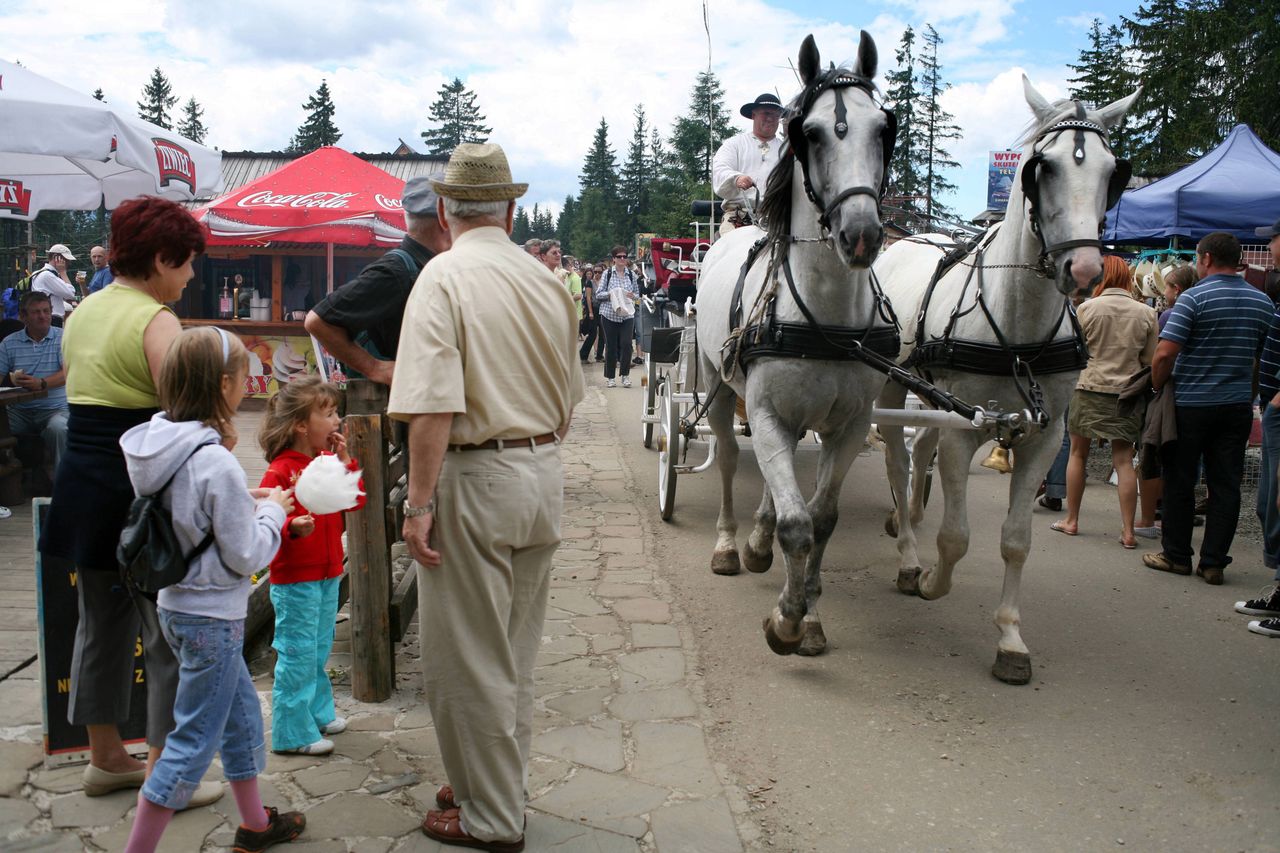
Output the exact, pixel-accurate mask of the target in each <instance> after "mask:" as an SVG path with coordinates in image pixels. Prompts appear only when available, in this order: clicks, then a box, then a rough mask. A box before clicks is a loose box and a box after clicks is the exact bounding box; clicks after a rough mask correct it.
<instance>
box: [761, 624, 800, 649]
mask: <svg viewBox="0 0 1280 853" xmlns="http://www.w3.org/2000/svg"><path fill="white" fill-rule="evenodd" d="M764 639H765V642H767V643H768V644H769V648H770V649H772V650H773V653H774V654H775V655H784V656H785V655H793V654H795V653H796V650H797V649H799V648H800V646H801V645H802V644H803V643H804V632H801V634H800V636H798V637H796V638H795V639H794V640H784V639H782V638H781V637H779V636H778V634H777V632H776V631H774V630H773V620H772V619H770V618H769V617H768V616H766V617H764Z"/></svg>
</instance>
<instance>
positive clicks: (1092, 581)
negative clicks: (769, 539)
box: [590, 377, 1280, 851]
mask: <svg viewBox="0 0 1280 853" xmlns="http://www.w3.org/2000/svg"><path fill="white" fill-rule="evenodd" d="M590 381H592V382H599V381H600V380H599V378H598V377H594V378H593V379H592V380H590ZM640 394H641V388H640V383H639V382H637V383H636V387H635V388H633V389H631V390H624V389H617V390H616V392H615V391H610V392H609V395H610V397H609V403H610V411H611V414H612V416H613V419H614V420H615V422H616V423H617V424H618V427H619V432H620V433H621V435H622V436H623V437H624V442H623V445H624V446H623V448H622V450H621V455H622V458H623V461H624V463H625V464H626V465H627V466H628V467H630V469H631V471H632V473H633V475H634V482H635V491H636V493H637V494H636V501H637V505H638V506H639V507H640V508H641V509H642V511H643V513H644V514H645V517H646V526H647V527H648V529H649V530H651V531H653V536H654V538H655V539H656V543H655V544H656V548H657V550H656V551H655V553H657V554H659V555H660V556H661V557H662V560H661V566H662V571H663V572H664V574H665V576H666V578H667V580H668V581H669V582H670V583H671V584H672V585H673V588H674V590H675V592H676V596H675V598H676V602H677V604H678V606H679V607H680V608H681V609H682V610H683V618H684V619H685V620H686V622H687V624H688V626H689V627H690V628H691V629H692V630H691V631H690V634H691V635H692V636H694V637H696V638H697V648H696V650H695V653H696V659H697V661H698V663H697V666H698V667H699V668H700V671H701V674H702V676H703V678H704V680H705V686H704V689H705V695H706V697H707V699H708V702H709V706H710V709H711V710H710V714H711V716H712V720H713V722H714V723H715V725H714V726H713V727H712V729H711V730H712V731H713V732H714V735H713V737H712V750H713V759H714V760H716V761H718V762H720V763H721V764H722V765H723V766H724V768H725V770H726V771H727V773H728V775H729V777H730V779H731V781H734V782H736V784H737V787H738V790H739V791H740V792H741V799H740V801H739V802H738V803H737V804H736V808H737V810H738V817H739V819H740V822H741V823H742V824H743V834H744V837H745V838H746V839H747V841H748V843H752V844H755V845H758V846H759V847H760V848H765V849H767V848H773V849H780V850H806V851H807V850H821V851H847V850H941V849H946V850H975V851H977V850H1028V849H1035V850H1084V849H1089V850H1098V849H1117V848H1121V847H1122V848H1123V849H1137V850H1278V849H1280V802H1278V798H1277V791H1280V753H1278V751H1277V744H1278V743H1280V738H1277V733H1278V732H1280V642H1272V641H1269V640H1267V639H1265V638H1262V637H1259V636H1256V635H1253V634H1250V633H1248V632H1247V631H1246V630H1245V623H1246V621H1247V618H1246V617H1242V616H1239V615H1237V614H1235V613H1234V612H1233V611H1232V604H1233V603H1234V602H1235V601H1236V600H1237V599H1243V598H1250V597H1252V596H1253V595H1254V594H1255V593H1256V592H1257V591H1258V590H1259V588H1260V587H1263V586H1265V585H1267V584H1268V582H1269V577H1270V573H1269V572H1264V570H1263V569H1262V567H1261V555H1260V549H1259V548H1258V546H1257V545H1256V543H1252V542H1246V541H1240V542H1238V543H1237V545H1236V547H1235V549H1234V553H1235V558H1236V562H1235V564H1234V565H1233V566H1232V568H1231V570H1229V571H1228V573H1227V582H1226V585H1224V586H1222V587H1209V586H1206V585H1205V584H1204V583H1203V582H1202V581H1200V580H1199V579H1198V578H1194V577H1191V578H1181V577H1175V576H1170V575H1162V574H1158V573H1155V572H1152V571H1150V570H1147V569H1145V568H1143V566H1142V564H1141V559H1140V555H1141V550H1138V551H1125V550H1123V549H1122V548H1121V547H1120V545H1119V544H1117V541H1116V540H1117V534H1118V532H1119V523H1118V520H1117V518H1116V503H1115V492H1114V490H1113V489H1111V488H1110V487H1108V486H1105V485H1090V487H1089V488H1088V489H1087V490H1086V493H1085V499H1084V505H1085V506H1084V511H1083V513H1082V517H1081V529H1082V531H1083V532H1082V535H1081V536H1079V537H1077V538H1074V539H1072V538H1067V537H1065V536H1062V535H1060V534H1057V533H1053V532H1050V530H1049V523H1050V522H1051V521H1053V520H1054V519H1055V518H1057V517H1059V516H1058V514H1050V513H1048V512H1046V511H1044V510H1042V509H1037V510H1036V513H1035V516H1034V519H1035V521H1034V524H1035V529H1034V534H1033V541H1032V549H1033V556H1032V557H1031V559H1030V560H1029V561H1028V568H1027V570H1026V572H1024V580H1023V599H1022V602H1023V606H1022V620H1023V637H1024V639H1025V641H1026V642H1027V644H1028V646H1029V647H1030V649H1031V653H1032V660H1033V664H1034V667H1035V675H1034V678H1033V679H1032V682H1031V683H1030V684H1029V685H1026V686H1023V687H1012V686H1008V685H1005V684H1002V683H1000V682H998V681H996V680H995V679H994V678H992V676H991V674H990V667H991V664H992V661H993V660H994V657H995V643H996V630H995V628H994V626H993V625H992V623H991V616H992V613H993V610H994V608H995V606H996V604H997V602H998V598H999V591H1000V584H1001V579H1002V576H1003V567H1002V565H1001V563H1000V560H999V547H998V530H999V524H1000V521H1001V519H1002V517H1003V513H1004V507H1003V503H1002V501H1003V499H1004V493H1005V492H1004V489H1005V487H1007V482H1008V481H1007V480H1002V479H1001V477H1000V476H999V475H997V474H995V473H993V472H991V471H988V470H986V469H983V468H980V467H978V466H977V462H976V461H975V463H974V468H973V470H974V475H973V478H972V479H971V485H970V489H971V491H970V494H971V498H970V506H971V512H972V515H971V519H970V522H971V527H972V529H973V539H972V546H971V549H970V552H969V555H968V557H966V559H965V560H964V562H963V563H962V564H961V565H960V567H959V568H958V569H957V573H956V582H955V586H954V589H953V591H952V593H951V594H950V595H949V596H947V597H946V598H944V599H942V600H940V601H935V602H926V601H923V600H921V599H919V598H909V597H906V596H903V595H902V594H900V593H898V592H897V591H896V589H895V588H894V585H893V578H894V576H895V574H896V571H897V551H896V549H895V547H894V544H893V540H891V539H890V538H889V537H888V536H886V535H885V534H884V533H883V531H882V529H881V525H882V522H883V520H884V515H885V512H886V510H887V509H888V507H889V505H890V498H889V494H888V489H887V486H886V484H885V478H884V468H883V457H882V456H881V455H880V454H879V453H878V452H871V453H868V454H864V456H862V457H861V458H859V459H858V460H857V462H856V464H855V467H854V470H853V472H851V474H850V477H849V479H848V481H847V482H846V484H845V489H844V494H843V497H842V501H841V521H840V525H839V527H838V529H837V531H836V533H835V535H834V537H833V540H832V542H831V545H830V546H829V547H828V549H827V560H826V566H825V571H824V579H823V580H824V594H823V596H822V601H821V607H820V610H821V613H822V616H823V624H824V627H825V629H826V634H827V637H828V640H829V643H830V646H829V649H828V652H827V653H826V655H824V656H822V657H820V658H802V657H786V658H782V657H777V656H775V655H774V654H772V653H771V652H770V651H769V650H768V648H767V647H766V645H765V641H764V637H763V634H762V633H761V630H760V623H761V620H762V619H763V617H764V616H765V615H766V614H767V613H768V612H769V611H770V609H771V608H772V607H773V604H774V602H775V599H776V597H777V594H778V592H779V591H780V589H781V584H782V560H781V555H780V554H778V553H775V556H776V557H777V560H776V562H775V564H774V568H773V569H772V570H771V571H770V572H769V573H767V574H764V575H751V574H742V575H739V576H736V577H729V578H725V577H717V576H713V575H712V574H711V572H710V570H709V568H708V565H709V560H710V553H711V547H712V544H713V542H714V526H715V515H716V511H717V508H718V501H719V478H718V476H717V475H716V474H714V473H713V472H708V473H705V474H701V475H688V476H683V477H681V478H680V479H679V485H678V490H677V499H676V504H677V505H676V514H675V517H674V519H673V520H672V522H671V523H663V522H662V521H661V520H660V519H659V518H658V514H657V502H656V499H655V498H654V497H653V495H654V494H655V493H656V491H655V482H656V471H657V454H656V453H655V452H653V451H648V450H645V449H644V448H643V447H642V446H641V444H640V441H639V427H638V415H639V408H640ZM629 437H633V438H629ZM697 452H701V451H697ZM814 459H815V454H814V453H812V452H811V453H808V454H806V455H805V456H804V458H803V461H802V471H803V472H804V473H803V474H802V482H808V483H811V482H812V474H811V472H812V470H813V467H814V464H813V463H814ZM806 477H807V479H806ZM760 488H761V480H760V476H759V473H758V471H757V469H756V466H755V460H754V456H753V455H752V454H751V452H750V450H747V451H746V452H744V453H743V455H742V465H741V470H740V473H739V479H738V488H737V503H738V508H739V523H740V525H741V528H740V534H739V546H740V547H741V544H742V543H743V542H744V541H745V537H746V534H747V532H748V530H749V523H750V513H751V511H752V510H753V509H754V507H755V505H756V503H757V502H758V500H759V495H760ZM935 502H936V503H935V504H934V505H933V506H932V507H931V508H930V510H929V512H928V513H927V515H926V520H925V524H924V528H923V530H922V531H921V535H920V543H921V559H922V560H923V561H924V562H925V563H926V564H928V563H929V562H930V561H931V560H932V559H933V558H934V556H935V555H936V550H935V548H934V544H933V537H934V535H935V534H936V532H937V524H938V519H939V517H940V514H941V508H940V495H935ZM775 552H776V548H775Z"/></svg>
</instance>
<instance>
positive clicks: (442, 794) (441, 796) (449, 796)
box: [436, 785, 458, 812]
mask: <svg viewBox="0 0 1280 853" xmlns="http://www.w3.org/2000/svg"><path fill="white" fill-rule="evenodd" d="M436 805H437V806H439V807H440V810H441V811H446V812H447V811H448V810H449V809H456V808H458V801H457V800H455V799H454V798H453V786H452V785H441V786H440V790H438V791H436Z"/></svg>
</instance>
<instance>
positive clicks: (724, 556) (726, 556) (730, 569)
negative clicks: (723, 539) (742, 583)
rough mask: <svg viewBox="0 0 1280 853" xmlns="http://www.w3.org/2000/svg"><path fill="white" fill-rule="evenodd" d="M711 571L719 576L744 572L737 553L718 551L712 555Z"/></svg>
mask: <svg viewBox="0 0 1280 853" xmlns="http://www.w3.org/2000/svg"><path fill="white" fill-rule="evenodd" d="M711 571H713V572H715V573H716V574H717V575H736V574H737V573H738V572H740V571H742V564H741V563H740V562H739V561H738V552H737V551H716V552H715V553H714V554H712V555H711Z"/></svg>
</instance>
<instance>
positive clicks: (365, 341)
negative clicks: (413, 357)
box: [306, 178, 450, 385]
mask: <svg viewBox="0 0 1280 853" xmlns="http://www.w3.org/2000/svg"><path fill="white" fill-rule="evenodd" d="M438 198H439V197H438V196H437V195H436V193H435V190H433V189H431V181H430V179H429V178H410V179H409V182H408V183H406V184H405V185H404V195H403V196H402V202H403V205H404V222H405V230H406V231H407V232H408V233H406V234H405V236H404V239H403V240H401V241H400V245H399V247H397V248H395V249H392V250H391V251H390V252H387V253H386V254H385V255H383V256H382V257H380V258H378V259H377V260H376V261H374V262H373V263H371V264H369V266H367V267H365V268H364V269H362V270H361V271H360V274H359V275H358V276H356V277H355V278H354V279H352V280H351V281H349V282H347V283H346V284H344V285H343V286H342V287H339V288H338V289H337V290H335V291H334V292H333V293H330V294H329V295H328V296H326V297H325V298H324V299H322V300H320V302H319V303H318V304H317V305H316V306H315V307H314V308H312V309H311V311H309V312H308V313H307V321H306V327H307V331H308V332H310V333H311V334H312V335H315V337H316V340H318V341H320V343H322V344H323V345H324V346H325V348H326V349H328V350H329V352H330V353H332V354H333V356H334V357H335V358H337V359H338V360H339V361H341V362H342V363H343V364H345V365H347V367H349V368H350V369H352V370H354V371H357V372H359V373H361V374H363V375H364V376H366V377H368V378H369V379H372V380H373V381H374V382H381V383H382V384H383V385H390V384H391V377H392V373H393V372H394V370H395V366H396V361H395V359H396V350H397V349H398V348H399V346H400V321H401V320H403V319H404V306H405V303H406V302H407V301H408V299H409V292H410V291H411V290H413V284H414V282H415V281H417V280H418V273H420V272H421V271H422V268H423V267H424V266H426V265H427V261H429V260H431V258H433V257H434V256H436V255H438V254H440V253H441V252H444V251H447V250H448V248H449V243H450V241H449V232H448V231H446V230H444V229H443V228H441V227H440V221H439V220H438V219H437V218H436V202H437V200H438Z"/></svg>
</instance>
